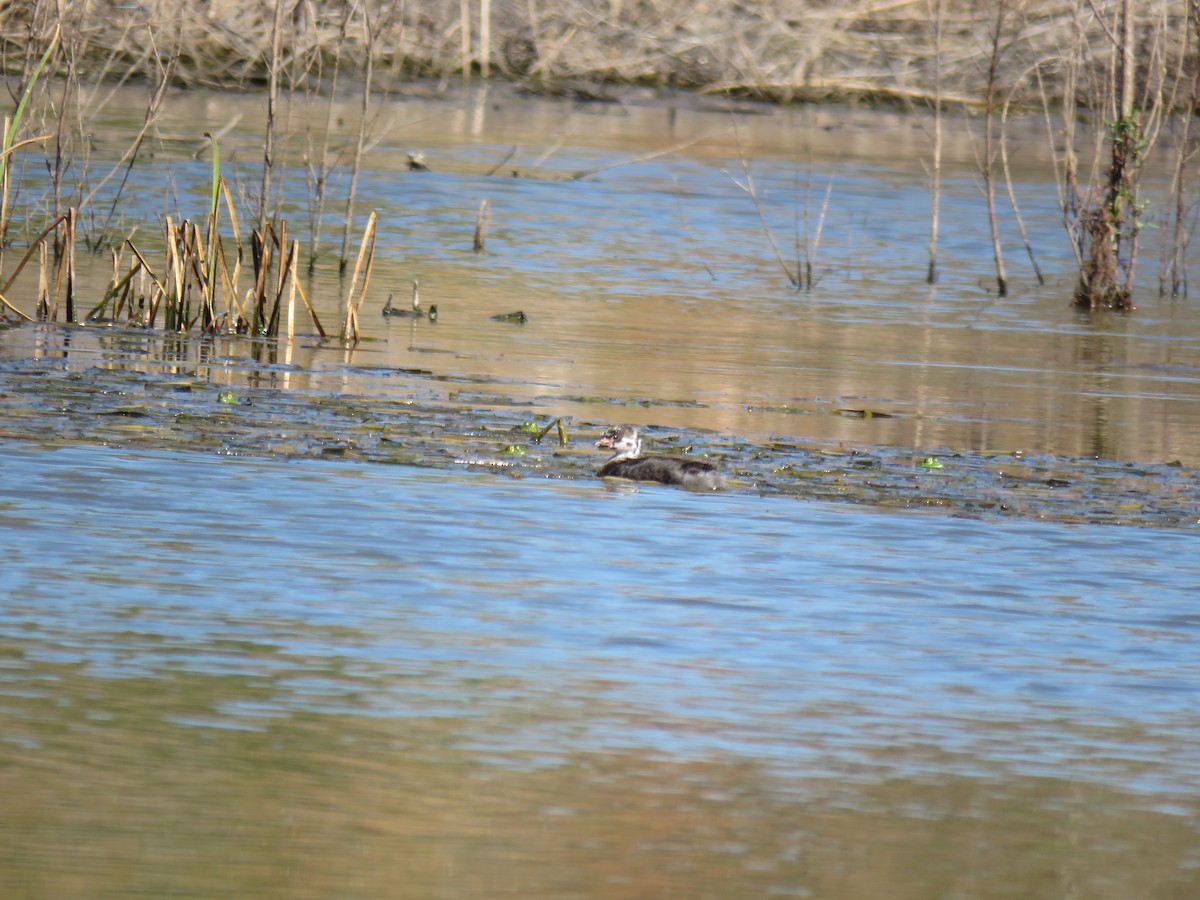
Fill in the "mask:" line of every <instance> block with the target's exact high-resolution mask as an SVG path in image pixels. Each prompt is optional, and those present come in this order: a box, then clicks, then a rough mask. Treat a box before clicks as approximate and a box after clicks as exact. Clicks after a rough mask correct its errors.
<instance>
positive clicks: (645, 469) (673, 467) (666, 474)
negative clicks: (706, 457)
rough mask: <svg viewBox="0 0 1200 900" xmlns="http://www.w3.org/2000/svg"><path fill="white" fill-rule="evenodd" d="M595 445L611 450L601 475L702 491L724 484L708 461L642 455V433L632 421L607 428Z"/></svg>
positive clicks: (720, 476)
mask: <svg viewBox="0 0 1200 900" xmlns="http://www.w3.org/2000/svg"><path fill="white" fill-rule="evenodd" d="M596 446H597V447H608V448H611V449H612V450H614V451H615V453H614V454H613V457H612V459H610V460H609V461H608V462H606V463H605V464H604V465H602V466H601V467H600V470H599V471H598V472H597V473H596V474H597V475H599V476H600V477H601V478H628V479H629V480H631V481H657V482H659V483H661V484H679V485H682V486H683V487H686V488H693V489H695V490H702V491H715V490H717V489H718V488H721V487H724V485H725V478H724V476H723V475H721V473H720V472H719V471H718V470H717V468H716V466H712V465H709V464H708V463H705V462H699V461H697V460H694V459H680V458H678V457H675V456H642V436H641V435H640V434H639V433H638V430H637V429H636V428H634V427H633V426H632V425H621V426H616V427H613V428H610V429H608V431H606V432H604V436H603V437H602V438H600V440H598V441H596Z"/></svg>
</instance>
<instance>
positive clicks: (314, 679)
mask: <svg viewBox="0 0 1200 900" xmlns="http://www.w3.org/2000/svg"><path fill="white" fill-rule="evenodd" d="M3 479H4V492H3V498H4V499H3V502H2V503H0V539H2V540H3V541H4V543H5V546H7V547H8V548H9V551H8V554H7V559H6V564H5V566H4V567H3V569H2V570H0V593H2V594H3V596H4V597H5V598H6V599H5V601H4V614H3V617H2V620H0V621H2V622H3V624H2V625H0V646H2V648H3V652H2V654H0V659H2V664H0V709H2V710H3V716H0V721H2V722H3V725H2V726H0V748H3V749H2V750H0V753H2V754H3V759H4V766H3V767H2V768H0V783H2V786H3V790H4V795H5V808H6V813H7V814H6V816H5V817H4V823H3V825H0V832H2V836H3V840H0V847H3V848H4V849H3V850H0V887H3V889H4V893H5V896H12V897H20V896H26V897H34V896H65V895H70V896H128V895H130V894H148V895H155V896H161V895H165V894H179V893H182V894H186V895H194V896H211V895H213V894H214V893H221V894H226V895H229V894H235V895H238V896H311V897H318V896H332V895H336V896H343V897H377V896H403V897H430V896H444V897H461V896H480V897H495V896H598V897H608V896H612V897H622V896H693V897H732V896H744V897H761V896H891V897H928V896H992V895H999V894H1012V895H1016V896H1026V897H1059V896H1063V895H1065V894H1073V893H1075V894H1079V895H1081V896H1089V897H1129V896H1144V897H1149V896H1154V897H1170V896H1181V897H1182V896H1186V895H1188V893H1189V892H1191V891H1194V889H1195V888H1196V886H1197V880H1198V879H1200V875H1198V874H1197V873H1198V871H1200V870H1198V869H1197V867H1198V866H1200V855H1198V850H1197V848H1200V834H1197V829H1198V826H1200V808H1198V807H1197V797H1198V796H1200V749H1197V748H1200V717H1198V716H1197V703H1196V692H1195V684H1196V681H1197V678H1198V677H1200V670H1198V663H1197V656H1196V654H1195V644H1196V638H1197V627H1198V625H1200V620H1198V619H1197V616H1196V611H1195V609H1194V605H1195V604H1194V598H1195V585H1196V583H1197V581H1198V579H1200V564H1198V563H1197V562H1196V561H1195V560H1196V558H1195V555H1194V554H1193V553H1191V552H1190V545H1191V541H1192V538H1191V536H1190V535H1186V534H1184V533H1182V532H1169V531H1156V530H1153V529H1131V530H1130V529H1114V528H1111V527H1105V526H1064V525H1053V524H1046V523H1034V522H1007V523H1005V522H990V523H982V522H975V521H966V520H961V519H951V518H946V517H943V516H933V515H920V514H913V513H899V512H893V513H886V512H879V513H876V512H869V511H863V510H859V509H854V508H852V507H846V506H829V505H825V504H820V503H803V504H801V503H797V502H795V501H792V500H788V499H784V498H749V497H746V496H745V495H741V494H730V495H709V496H698V495H693V494H688V493H686V492H680V491H673V490H669V489H661V488H660V489H645V490H636V491H630V490H619V489H613V488H612V487H610V486H607V485H603V484H600V483H598V482H595V481H591V482H533V481H520V482H518V481H509V480H497V479H495V478H489V477H487V476H483V475H478V474H462V473H446V472H439V471H432V470H423V469H417V468H411V467H397V466H377V465H371V464H367V463H348V462H339V461H313V460H298V461H292V462H283V461H279V460H266V459H229V458H221V457H217V456H213V455H210V454H194V453H186V452H131V451H125V450H115V449H106V448H98V447H86V446H84V447H66V448H60V449H54V450H48V449H45V448H41V447H38V446H36V445H24V444H9V445H7V446H6V447H5V465H4V469H3ZM1167 560H1170V565H1168V564H1167V563H1166V561H1167Z"/></svg>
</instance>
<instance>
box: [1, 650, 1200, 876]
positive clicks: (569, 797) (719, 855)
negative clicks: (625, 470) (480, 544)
mask: <svg viewBox="0 0 1200 900" xmlns="http://www.w3.org/2000/svg"><path fill="white" fill-rule="evenodd" d="M9 649H10V650H11V649H18V652H20V650H19V648H9ZM37 668H38V681H40V682H41V683H42V684H43V685H44V686H43V687H41V688H37V689H33V690H31V691H29V692H28V694H27V695H26V696H25V697H16V698H14V697H12V696H11V695H10V696H7V697H6V698H5V702H6V705H8V706H9V707H10V709H11V708H13V707H16V710H17V711H19V713H20V714H22V715H33V716H35V717H38V718H40V719H42V724H41V725H40V726H39V727H38V730H37V734H38V742H37V743H36V745H34V744H31V745H29V746H22V745H20V744H19V743H17V742H16V741H15V740H13V738H12V736H11V732H10V738H9V743H8V744H7V745H6V749H5V750H4V754H3V758H4V765H3V767H2V768H0V790H3V794H4V797H5V818H6V820H7V821H8V822H10V823H13V822H19V823H20V827H19V828H11V827H10V828H5V829H4V841H3V842H0V886H2V887H3V889H4V894H5V896H6V897H13V898H18V897H51V896H55V897H63V896H70V897H107V896H141V895H144V896H167V895H172V896H198V897H199V896H216V895H232V894H236V895H238V896H243V897H250V896H254V897H333V896H337V897H531V896H538V897H564V896H587V897H614V898H616V897H685V896H686V897H764V896H785V897H787V896H799V897H806V896H812V897H868V896H878V897H883V896H886V897H911V898H924V897H953V896H960V897H978V896H995V895H998V894H1005V895H1013V896H1021V897H1046V898H1052V897H1063V896H1076V895H1077V896H1086V897H1113V898H1117V897H1163V898H1165V897H1184V896H1190V892H1191V891H1192V890H1194V889H1195V883H1194V881H1192V880H1191V879H1189V877H1188V876H1187V875H1186V874H1185V873H1186V872H1188V871H1189V870H1190V871H1194V867H1195V865H1196V863H1197V862H1200V860H1198V859H1197V856H1196V846H1197V844H1196V833H1195V830H1194V827H1193V825H1194V822H1195V821H1196V816H1197V814H1198V813H1200V810H1197V809H1196V808H1195V806H1194V805H1192V806H1191V807H1190V808H1188V809H1180V810H1177V811H1168V810H1157V809H1154V808H1153V807H1152V806H1140V805H1139V803H1138V802H1137V801H1134V800H1131V798H1129V797H1124V796H1122V795H1121V794H1120V792H1119V791H1115V790H1114V789H1112V788H1110V787H1105V786H1102V785H1097V784H1094V783H1090V782H1088V781H1074V780H1065V779H1060V778H1052V777H1046V778H1032V777H1016V776H1010V777H1007V778H1006V779H1005V780H1004V783H1003V788H1002V789H999V787H998V785H997V784H995V783H993V782H991V781H990V780H988V779H971V778H964V777H958V776H953V775H941V774H936V773H937V772H938V770H939V768H941V766H942V763H943V762H944V760H943V758H942V757H941V756H940V755H939V752H938V751H935V750H932V749H930V750H929V751H927V753H926V754H924V757H925V759H924V762H925V765H927V766H928V770H929V772H930V774H929V775H928V776H926V777H903V776H896V775H894V774H892V775H891V776H890V777H878V776H875V775H873V774H872V772H871V771H870V769H869V768H863V769H862V770H861V771H860V772H859V773H858V775H857V777H855V776H847V774H846V773H841V774H839V775H838V776H837V777H831V778H829V779H828V780H808V781H801V782H797V781H796V780H794V779H785V780H781V779H780V778H778V777H777V776H775V775H773V774H772V773H771V772H770V771H769V770H767V769H765V768H763V767H760V766H758V765H756V764H754V763H752V762H732V761H731V762H727V763H722V762H719V761H710V762H674V761H671V760H668V759H663V758H661V757H660V756H658V755H644V754H642V753H639V752H637V751H636V750H629V751H627V752H609V753H604V752H595V753H576V754H574V755H573V756H571V757H570V758H568V759H549V758H539V757H536V756H530V757H529V758H528V759H527V763H528V764H527V765H522V759H521V755H520V754H517V753H514V752H512V751H507V752H506V753H505V754H504V757H503V759H502V760H501V759H498V760H491V759H489V758H488V755H487V754H486V753H481V752H478V751H472V750H470V749H465V748H463V747H462V746H458V745H457V744H458V743H459V742H458V740H457V739H458V738H459V736H460V735H461V734H463V733H473V734H479V733H480V732H481V731H483V730H485V728H486V727H491V728H496V729H499V730H501V731H503V730H505V729H506V728H507V727H508V724H509V723H506V721H505V719H504V716H503V715H501V716H500V717H499V718H498V719H496V720H495V721H493V722H491V723H490V725H487V726H485V725H484V724H481V723H480V722H478V721H474V720H472V718H471V717H467V718H459V717H455V716H439V717H431V718H420V717H404V718H399V719H391V718H378V719H377V718H373V717H363V716H339V715H334V714H322V713H318V712H292V713H284V712H282V711H279V712H277V713H272V711H271V709H270V707H269V706H267V707H263V708H262V709H261V710H260V712H261V718H260V719H259V722H260V726H259V727H244V726H243V727H225V726H222V725H221V724H220V723H212V724H211V725H210V724H206V722H207V721H208V720H209V719H210V718H211V710H212V708H213V706H214V705H215V704H219V703H221V702H222V701H225V700H227V698H228V695H229V693H230V688H231V684H230V681H229V679H230V677H232V676H226V677H223V678H216V677H201V676H197V675H194V674H187V673H180V674H179V675H177V676H176V677H173V678H171V679H169V680H163V679H161V678H154V679H141V678H124V679H108V680H104V679H97V678H91V677H88V676H86V675H84V674H82V673H80V672H79V671H77V670H75V669H74V668H73V667H64V666H55V665H54V664H53V663H51V662H47V663H42V664H39V665H38V667H37ZM254 681H255V679H254V678H244V679H242V684H241V686H240V689H239V692H241V693H243V694H244V696H245V697H246V698H247V700H246V702H252V701H251V700H250V698H252V697H253V696H254V694H255V693H256V690H255V686H254ZM35 683H36V682H35ZM497 687H498V686H492V687H491V688H490V690H496V689H497ZM511 687H512V688H518V687H519V686H518V685H516V684H514V685H512V686H511ZM54 698H61V699H62V700H63V701H66V700H67V698H76V699H75V700H73V701H69V702H58V703H56V702H55V700H54ZM84 698H86V702H84ZM266 699H267V697H266V695H265V694H264V700H266ZM547 702H548V704H549V705H548V706H546V707H545V708H542V709H537V708H529V707H527V706H523V705H517V704H514V706H513V709H512V712H511V715H512V716H513V717H515V718H514V719H513V721H520V722H523V723H525V724H528V722H529V721H530V720H531V717H540V716H546V717H554V716H558V715H562V714H563V712H564V710H563V709H558V708H555V704H554V702H553V701H552V700H550V701H547ZM188 710H193V714H192V715H191V716H189V713H188ZM596 712H597V710H595V709H584V710H579V711H577V713H576V714H579V715H588V714H594V713H596ZM574 715H575V714H572V717H573V716H574ZM51 722H53V727H48V726H50V724H51ZM904 752H905V755H906V757H907V758H908V761H909V762H910V763H915V762H918V761H919V760H920V759H921V755H920V752H919V750H918V749H917V748H914V747H908V748H905V750H904ZM880 762H881V763H882V764H884V765H886V754H883V755H881V757H880ZM1177 813H1182V815H1179V814H1177ZM998 876H999V877H998Z"/></svg>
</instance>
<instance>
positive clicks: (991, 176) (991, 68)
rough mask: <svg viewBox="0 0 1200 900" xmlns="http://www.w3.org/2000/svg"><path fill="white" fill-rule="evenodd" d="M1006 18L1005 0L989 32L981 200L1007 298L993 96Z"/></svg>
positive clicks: (998, 6) (998, 281)
mask: <svg viewBox="0 0 1200 900" xmlns="http://www.w3.org/2000/svg"><path fill="white" fill-rule="evenodd" d="M1007 14H1008V3H1007V0H1000V2H999V3H997V4H996V19H995V24H994V26H993V29H992V40H991V49H990V53H989V56H988V79H987V90H986V92H985V94H984V110H985V118H984V126H983V127H984V132H983V134H984V138H983V160H982V162H981V168H982V169H983V184H984V196H985V198H986V200H987V216H988V230H989V232H990V233H991V238H992V258H993V260H994V261H995V264H996V293H997V294H998V295H999V296H1001V297H1003V296H1005V295H1007V294H1008V276H1007V274H1005V271H1004V251H1003V248H1002V247H1001V244H1000V227H999V222H998V220H997V217H996V154H997V152H998V151H997V149H996V138H995V128H996V124H995V120H996V92H997V80H998V77H999V72H1000V60H1001V58H1002V57H1003V55H1004V44H1003V35H1004V26H1005V19H1006V17H1007Z"/></svg>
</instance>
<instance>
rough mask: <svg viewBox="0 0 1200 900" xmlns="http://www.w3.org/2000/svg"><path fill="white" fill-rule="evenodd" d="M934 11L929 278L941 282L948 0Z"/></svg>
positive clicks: (940, 1)
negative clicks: (939, 258)
mask: <svg viewBox="0 0 1200 900" xmlns="http://www.w3.org/2000/svg"><path fill="white" fill-rule="evenodd" d="M933 5H934V11H933V163H932V166H931V170H930V173H929V181H930V194H931V196H930V199H929V267H928V269H927V270H926V273H925V281H926V282H928V283H929V284H935V283H936V282H937V277H938V271H937V254H938V217H939V216H940V214H941V201H942V38H943V35H944V26H945V21H946V2H945V0H934V3H933Z"/></svg>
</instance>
